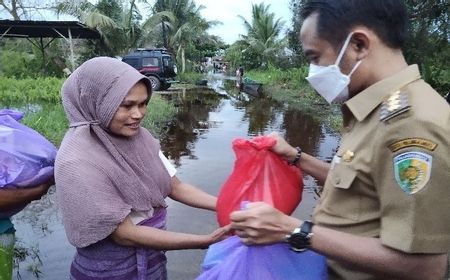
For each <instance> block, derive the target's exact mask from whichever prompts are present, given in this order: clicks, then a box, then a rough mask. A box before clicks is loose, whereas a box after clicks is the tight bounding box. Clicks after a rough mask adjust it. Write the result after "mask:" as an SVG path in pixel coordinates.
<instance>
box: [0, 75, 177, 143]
mask: <svg viewBox="0 0 450 280" xmlns="http://www.w3.org/2000/svg"><path fill="white" fill-rule="evenodd" d="M63 82H64V79H60V78H52V77H47V78H35V79H31V78H26V79H14V78H2V79H0V92H1V95H0V108H13V109H16V110H19V111H22V112H24V113H25V116H24V119H23V123H24V124H25V125H27V126H29V127H32V128H33V129H35V130H37V131H39V132H40V133H41V134H42V135H44V136H45V137H47V138H48V139H49V140H50V141H51V142H53V143H54V144H55V145H57V146H59V143H60V142H61V140H62V137H63V136H64V133H65V132H66V130H67V128H68V121H67V119H66V116H65V114H64V110H63V107H62V104H61V102H60V100H61V97H60V90H61V86H62V84H63ZM176 110H177V109H176V108H175V107H174V105H173V104H171V103H170V102H168V101H166V100H164V99H163V98H161V96H159V95H158V94H155V95H153V96H152V99H151V100H150V103H149V106H148V113H147V116H146V118H145V119H144V124H143V125H144V126H145V127H147V128H148V129H149V130H150V131H152V133H154V134H155V136H156V137H159V136H160V135H161V134H162V133H163V132H164V128H165V126H166V125H167V123H168V122H169V121H170V120H171V119H172V118H173V116H174V115H175V114H176Z"/></svg>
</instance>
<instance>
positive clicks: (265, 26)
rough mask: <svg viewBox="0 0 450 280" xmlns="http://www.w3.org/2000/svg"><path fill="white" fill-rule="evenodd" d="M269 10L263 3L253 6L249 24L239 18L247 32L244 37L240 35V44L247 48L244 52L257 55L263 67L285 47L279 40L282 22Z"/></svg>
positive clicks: (284, 42)
mask: <svg viewBox="0 0 450 280" xmlns="http://www.w3.org/2000/svg"><path fill="white" fill-rule="evenodd" d="M269 9H270V5H267V6H266V5H264V3H261V4H253V6H252V21H251V23H250V22H248V21H247V20H246V19H245V18H244V17H243V16H239V17H240V18H241V19H242V20H243V22H244V26H245V28H246V30H247V34H246V35H241V37H242V41H243V42H241V43H244V44H245V45H246V46H247V48H246V49H245V50H244V51H246V52H251V53H253V54H257V57H259V59H260V61H261V64H262V65H263V66H264V65H265V64H267V63H269V62H271V61H272V60H273V58H274V57H275V56H276V54H277V53H278V52H279V51H281V50H282V49H283V48H284V46H285V45H286V41H285V40H280V39H279V36H280V34H281V31H282V29H283V25H284V22H283V21H281V19H275V14H274V13H271V12H270V11H269Z"/></svg>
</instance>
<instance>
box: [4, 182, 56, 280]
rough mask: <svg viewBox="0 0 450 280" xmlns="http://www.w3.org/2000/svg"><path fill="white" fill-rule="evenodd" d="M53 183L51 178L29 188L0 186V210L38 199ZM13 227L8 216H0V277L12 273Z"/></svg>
mask: <svg viewBox="0 0 450 280" xmlns="http://www.w3.org/2000/svg"><path fill="white" fill-rule="evenodd" d="M53 184H54V181H53V178H51V179H49V180H48V181H47V182H46V183H44V184H41V185H38V186H36V187H30V188H20V189H3V188H0V212H14V210H15V209H21V208H24V207H25V206H26V205H27V204H29V203H30V202H31V201H33V200H38V199H40V198H41V197H42V196H43V195H44V194H46V193H47V191H48V189H49V188H50V186H52V185H53ZM15 231H16V230H15V229H14V225H13V223H12V222H11V218H10V217H2V218H0V279H1V280H3V279H4V280H10V279H12V273H13V258H14V243H15V234H14V233H15Z"/></svg>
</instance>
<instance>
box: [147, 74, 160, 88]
mask: <svg viewBox="0 0 450 280" xmlns="http://www.w3.org/2000/svg"><path fill="white" fill-rule="evenodd" d="M148 79H149V80H150V83H151V84H152V90H154V91H156V90H159V89H160V88H161V82H160V81H159V79H158V78H156V77H155V76H148Z"/></svg>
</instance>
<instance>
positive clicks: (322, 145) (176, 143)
mask: <svg viewBox="0 0 450 280" xmlns="http://www.w3.org/2000/svg"><path fill="white" fill-rule="evenodd" d="M222 78H223V77H221V76H212V77H211V79H210V81H209V86H210V88H213V89H208V88H203V89H195V90H191V91H185V92H178V93H172V94H170V95H164V96H165V97H166V98H168V99H170V100H172V101H173V102H174V103H175V104H176V106H178V109H179V110H178V111H179V112H178V115H177V118H176V119H175V120H174V121H173V122H172V123H171V124H170V125H169V126H168V127H167V131H166V135H165V136H164V137H163V138H162V139H161V145H162V150H163V152H164V154H165V155H166V156H167V157H168V158H169V159H170V160H171V161H172V162H173V164H174V165H175V166H176V167H177V172H178V173H177V176H178V177H179V178H180V179H181V180H183V181H186V182H189V183H191V184H193V185H196V186H198V187H200V188H202V189H204V190H205V191H207V192H209V193H211V194H217V193H218V192H219V189H220V186H221V184H223V182H224V181H225V180H226V178H227V177H228V175H229V174H230V173H231V170H232V167H233V162H234V154H233V152H232V149H231V142H232V140H233V139H235V138H236V137H246V138H248V137H252V136H256V135H261V134H266V133H269V132H272V131H277V132H279V133H280V134H282V135H283V136H285V138H286V139H287V140H288V142H289V143H291V144H292V145H295V146H300V147H302V149H303V150H304V151H305V152H307V153H310V154H313V155H315V156H317V157H319V158H322V159H325V160H327V159H329V158H331V156H332V154H333V151H334V149H335V148H336V146H337V141H338V135H335V134H333V133H330V132H329V130H328V129H327V128H326V126H325V125H324V124H322V123H321V122H320V120H318V119H317V118H314V117H312V116H308V115H305V114H302V113H301V112H298V111H290V110H288V109H287V108H286V106H284V105H283V104H276V103H274V102H272V101H269V100H267V99H264V98H252V97H249V96H247V95H246V94H239V93H238V92H236V91H235V90H234V88H233V82H232V81H231V82H230V81H228V82H224V80H223V79H222ZM314 187H315V182H314V180H313V179H312V178H310V177H305V190H304V194H303V201H302V203H301V204H300V206H299V207H298V209H297V211H296V212H295V213H294V215H295V216H297V217H299V218H302V219H307V218H309V217H310V215H311V213H312V209H313V207H314V205H315V203H316V198H315V194H314V192H313V190H314ZM54 200H55V197H54V194H50V195H48V196H46V197H45V199H44V200H43V201H41V202H39V203H33V204H32V205H30V206H29V207H28V208H27V209H26V210H25V211H23V212H22V213H20V214H19V215H17V216H16V217H15V221H14V222H15V224H16V228H17V237H18V238H19V245H20V246H23V247H24V248H26V250H25V252H26V253H28V257H26V260H25V261H23V262H21V263H20V269H19V272H20V275H21V276H22V279H35V276H34V274H38V275H40V278H41V279H50V280H60V279H67V274H68V269H69V266H70V262H71V259H72V256H73V254H74V249H73V248H72V247H71V246H70V245H69V244H68V243H67V240H66V237H65V233H64V229H63V227H62V225H61V217H60V215H59V213H58V211H57V209H56V208H55V207H54ZM168 204H169V217H168V228H169V230H174V231H181V232H191V233H199V234H202V233H208V232H210V231H213V230H214V229H215V228H216V220H215V215H214V213H212V212H208V211H205V210H199V209H193V208H190V207H187V206H185V205H181V204H179V203H177V202H174V201H171V200H169V201H168ZM204 254H205V251H201V250H184V251H173V252H168V253H167V255H168V259H169V263H168V271H169V279H175V280H179V279H180V280H181V279H187V280H189V279H195V277H196V276H197V275H198V273H199V270H200V264H201V261H202V259H203V257H204ZM40 261H41V262H42V264H40Z"/></svg>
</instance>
